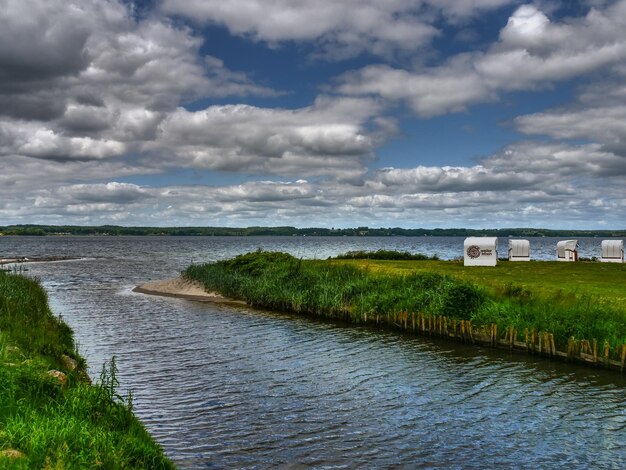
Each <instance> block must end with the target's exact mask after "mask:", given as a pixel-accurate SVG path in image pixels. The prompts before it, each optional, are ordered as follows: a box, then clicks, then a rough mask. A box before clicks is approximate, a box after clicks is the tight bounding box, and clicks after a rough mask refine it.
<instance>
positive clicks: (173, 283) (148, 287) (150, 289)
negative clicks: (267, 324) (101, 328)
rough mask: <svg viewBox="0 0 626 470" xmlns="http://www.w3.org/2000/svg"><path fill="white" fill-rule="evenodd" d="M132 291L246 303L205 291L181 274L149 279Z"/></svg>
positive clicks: (223, 302)
mask: <svg viewBox="0 0 626 470" xmlns="http://www.w3.org/2000/svg"><path fill="white" fill-rule="evenodd" d="M133 292H138V293H140V294H149V295H160V296H163V297H176V298H179V299H187V300H196V301H200V302H214V303H220V304H237V305H246V303H245V302H244V301H243V300H234V299H229V298H227V297H224V296H223V295H220V294H218V293H217V292H207V291H206V290H204V287H203V286H202V284H201V283H199V282H197V281H192V280H189V279H185V278H184V277H182V276H179V277H175V278H172V279H164V280H161V281H150V282H146V283H145V284H141V285H140V286H137V287H135V288H134V289H133Z"/></svg>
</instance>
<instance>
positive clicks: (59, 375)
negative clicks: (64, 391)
mask: <svg viewBox="0 0 626 470" xmlns="http://www.w3.org/2000/svg"><path fill="white" fill-rule="evenodd" d="M48 375H49V376H50V377H54V378H55V379H57V380H58V381H59V383H60V384H61V385H65V383H66V382H67V376H66V375H65V374H64V373H63V372H61V371H60V370H56V369H52V370H49V371H48Z"/></svg>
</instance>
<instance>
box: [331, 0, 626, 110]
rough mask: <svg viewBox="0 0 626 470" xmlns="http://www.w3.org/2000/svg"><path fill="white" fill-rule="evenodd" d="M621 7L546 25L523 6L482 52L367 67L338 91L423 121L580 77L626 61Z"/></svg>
mask: <svg viewBox="0 0 626 470" xmlns="http://www.w3.org/2000/svg"><path fill="white" fill-rule="evenodd" d="M624 18H626V2H625V1H619V2H616V3H615V4H613V5H611V6H610V7H607V8H605V9H599V8H598V9H595V8H592V9H591V10H590V11H589V12H588V13H587V14H586V15H585V16H584V17H581V18H565V19H564V20H562V21H560V22H553V21H551V20H550V19H549V18H548V17H547V16H546V14H544V13H543V12H542V11H540V10H539V9H538V8H537V7H536V6H533V5H523V6H521V7H519V8H518V9H517V10H516V11H515V12H514V13H513V15H512V16H511V17H510V18H509V20H508V22H507V24H506V26H505V27H504V28H503V29H502V30H501V31H500V36H499V39H498V41H497V42H496V43H494V44H493V45H492V46H491V47H489V49H488V50H486V51H485V52H480V51H479V52H471V53H463V54H459V55H456V56H453V57H451V58H449V59H448V60H447V61H446V62H445V63H444V64H442V65H439V66H435V67H425V68H420V69H417V70H403V69H395V68H392V67H390V66H386V65H380V66H368V67H365V68H363V69H361V70H358V71H356V72H350V73H347V74H345V75H344V76H343V77H341V78H340V80H339V86H338V91H339V92H341V93H345V94H350V95H380V96H382V97H384V98H386V99H389V100H393V101H407V102H408V103H409V105H410V106H411V108H412V109H413V110H414V111H415V112H416V113H417V114H419V115H421V116H425V117H428V116H434V115H438V114H443V113H448V112H455V111H462V110H464V109H466V107H467V106H469V105H471V104H474V103H477V102H485V101H492V100H494V99H497V97H498V96H499V94H500V93H502V92H505V91H515V90H533V89H540V88H546V87H549V86H550V85H551V84H553V83H555V82H558V81H562V80H567V79H571V78H574V77H579V76H581V75H584V74H587V73H589V72H593V71H596V70H600V69H603V68H606V67H614V66H619V65H620V64H621V63H623V61H624V59H626V20H625V19H624Z"/></svg>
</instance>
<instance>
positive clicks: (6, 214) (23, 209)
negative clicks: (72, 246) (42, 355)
mask: <svg viewBox="0 0 626 470" xmlns="http://www.w3.org/2000/svg"><path fill="white" fill-rule="evenodd" d="M15 163H18V162H17V161H16V162H15ZM82 164H83V163H81V162H71V163H70V165H73V168H72V169H71V170H68V171H80V168H81V167H80V166H78V165H82ZM99 164H102V165H110V162H109V161H108V160H105V161H102V162H101V163H99ZM27 169H28V170H30V169H32V168H30V167H27V168H24V170H27ZM83 171H86V170H84V169H83ZM108 171H110V172H111V173H112V174H115V173H119V174H122V173H123V172H124V171H128V169H125V168H124V167H123V166H118V167H113V166H109V167H108ZM21 173H22V174H23V176H22V178H21V179H20V181H19V183H20V184H21V183H24V182H27V183H24V184H28V185H29V189H28V190H26V191H22V192H21V193H20V194H19V195H16V193H15V191H14V188H11V187H10V186H6V187H5V186H4V184H5V181H4V180H3V179H2V177H0V195H1V196H2V198H1V200H2V201H3V203H2V204H1V205H0V217H2V218H3V219H4V220H9V221H13V222H14V223H19V222H20V221H24V220H29V221H37V222H40V223H53V222H54V221H57V220H58V219H59V217H62V218H63V219H62V220H63V222H64V223H84V224H87V223H89V224H104V223H127V224H144V225H177V224H179V225H193V224H206V225H216V224H217V225H235V226H236V225H268V221H270V220H271V221H272V225H279V224H288V225H300V226H311V225H327V226H342V225H349V226H353V225H359V224H361V225H371V226H396V225H400V226H431V227H432V226H455V225H459V224H461V222H460V221H462V225H466V226H512V225H513V226H520V225H537V224H539V225H542V226H548V227H551V226H552V227H554V226H555V223H558V226H559V227H577V226H580V224H584V225H585V226H589V225H590V224H591V225H596V226H597V225H598V224H601V223H602V222H603V221H609V222H610V223H611V224H616V223H619V221H621V220H624V217H626V204H624V203H625V202H626V189H625V188H624V185H623V178H624V175H626V159H624V158H621V157H619V156H616V155H614V154H611V153H609V152H605V151H603V150H602V149H601V148H600V146H599V145H597V144H589V145H568V144H556V143H545V142H543V143H542V142H523V143H519V144H515V145H510V146H507V147H505V148H503V149H502V151H500V152H498V153H496V154H493V155H490V156H488V157H485V158H483V159H481V160H480V162H479V163H478V164H476V165H474V166H466V167H464V166H456V167H424V166H418V167H413V168H383V169H380V170H376V171H373V172H371V173H370V174H369V175H366V176H365V177H364V178H363V183H362V184H361V185H346V184H344V183H342V182H340V181H338V180H337V179H335V178H332V177H331V178H323V179H316V180H314V181H307V180H304V179H297V180H291V181H251V182H246V183H240V184H230V185H228V184H227V185H221V186H220V185H218V186H204V185H170V186H165V187H155V186H147V185H141V186H140V185H135V184H128V183H116V182H108V183H90V184H85V183H74V184H67V183H66V182H64V179H63V178H62V177H61V175H57V177H54V176H53V177H51V178H50V181H48V182H46V183H43V182H41V181H39V180H37V179H36V178H35V179H32V180H28V176H27V173H28V172H27V171H22V172H21ZM85 175H87V173H84V174H81V175H80V176H79V178H80V179H83V178H84V177H85ZM18 208H19V210H18ZM164 221H165V222H164ZM556 221H558V222H556Z"/></svg>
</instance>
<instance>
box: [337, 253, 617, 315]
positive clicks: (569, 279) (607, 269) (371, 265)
mask: <svg viewBox="0 0 626 470" xmlns="http://www.w3.org/2000/svg"><path fill="white" fill-rule="evenodd" d="M349 263H350V264H352V265H353V266H357V267H359V268H361V269H367V270H369V271H371V272H373V273H381V274H383V273H384V274H390V275H406V274H408V273H423V272H433V273H439V274H444V275H448V276H453V277H455V278H458V279H462V280H465V281H470V282H473V283H476V284H480V285H483V286H486V287H489V288H491V289H494V290H502V289H503V288H506V286H510V285H514V286H517V287H520V288H523V289H527V290H532V292H533V293H534V294H539V295H547V296H553V295H555V294H557V293H562V294H563V295H574V296H578V297H583V296H591V297H596V298H597V299H600V300H601V301H602V302H609V303H613V304H615V305H616V306H619V305H621V306H624V305H626V289H625V288H624V287H623V286H625V285H626V264H617V263H598V262H578V263H562V262H558V261H530V262H509V261H500V262H499V263H498V265H497V266H495V267H484V266H471V267H469V266H468V267H466V266H463V261H433V260H425V261H419V262H412V261H401V262H398V261H393V260H390V261H389V260H384V261H378V260H376V261H373V260H357V261H350V262H349Z"/></svg>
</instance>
